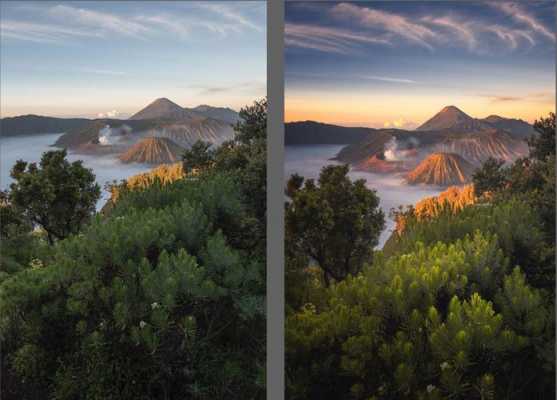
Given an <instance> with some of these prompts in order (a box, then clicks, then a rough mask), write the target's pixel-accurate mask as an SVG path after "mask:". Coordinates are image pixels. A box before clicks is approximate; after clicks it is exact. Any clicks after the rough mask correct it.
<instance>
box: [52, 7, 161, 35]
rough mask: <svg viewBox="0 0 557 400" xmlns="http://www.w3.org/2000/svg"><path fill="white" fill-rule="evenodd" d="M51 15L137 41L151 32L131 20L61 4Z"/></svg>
mask: <svg viewBox="0 0 557 400" xmlns="http://www.w3.org/2000/svg"><path fill="white" fill-rule="evenodd" d="M49 13H50V14H51V15H52V16H53V17H56V18H60V19H63V20H65V21H72V23H74V24H79V25H82V26H84V27H88V28H92V29H96V30H100V31H103V32H109V33H118V34H122V35H127V36H131V37H134V38H136V39H145V36H144V35H145V34H146V33H148V32H149V31H150V30H151V29H150V28H148V27H146V26H145V25H144V24H140V23H138V22H136V21H133V20H132V19H130V18H124V17H120V16H118V15H116V14H110V13H105V12H100V11H93V10H88V9H85V8H76V7H72V6H66V5H61V4H60V5H57V6H54V7H52V8H51V9H50V10H49Z"/></svg>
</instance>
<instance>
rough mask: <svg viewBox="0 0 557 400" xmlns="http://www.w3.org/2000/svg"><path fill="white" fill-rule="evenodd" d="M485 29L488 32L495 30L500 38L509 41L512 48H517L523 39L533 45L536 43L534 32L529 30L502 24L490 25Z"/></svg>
mask: <svg viewBox="0 0 557 400" xmlns="http://www.w3.org/2000/svg"><path fill="white" fill-rule="evenodd" d="M483 29H484V31H486V32H493V33H494V34H495V35H496V36H497V37H498V38H499V39H501V40H503V41H505V42H507V43H508V45H509V46H510V48H511V49H516V48H517V47H518V44H519V42H520V41H521V40H523V41H524V40H525V41H527V42H528V43H530V45H532V46H534V45H535V44H536V41H535V40H534V38H533V36H532V34H530V33H529V32H527V31H522V30H517V29H509V28H507V27H504V26H501V25H489V26H485V27H484V28H483Z"/></svg>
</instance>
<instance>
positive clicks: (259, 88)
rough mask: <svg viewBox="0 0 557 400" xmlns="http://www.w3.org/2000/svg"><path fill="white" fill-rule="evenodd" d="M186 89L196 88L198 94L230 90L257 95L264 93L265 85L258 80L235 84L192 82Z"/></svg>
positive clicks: (228, 91) (219, 92)
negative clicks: (219, 84) (211, 84)
mask: <svg viewBox="0 0 557 400" xmlns="http://www.w3.org/2000/svg"><path fill="white" fill-rule="evenodd" d="M187 88H188V89H197V90H199V94H200V95H213V94H221V93H230V92H236V93H237V92H243V93H254V94H256V95H258V96H260V95H264V93H265V91H266V90H267V86H266V84H265V83H264V82H259V81H249V82H241V83H238V84H235V85H228V86H227V85H222V86H218V85H213V86H210V85H204V84H197V85H196V84H194V85H188V86H187Z"/></svg>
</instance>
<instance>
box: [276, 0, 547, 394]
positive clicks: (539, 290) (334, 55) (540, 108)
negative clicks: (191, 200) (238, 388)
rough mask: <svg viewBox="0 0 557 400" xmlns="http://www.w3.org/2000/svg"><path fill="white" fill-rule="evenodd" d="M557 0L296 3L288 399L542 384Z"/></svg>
mask: <svg viewBox="0 0 557 400" xmlns="http://www.w3.org/2000/svg"><path fill="white" fill-rule="evenodd" d="M554 88H555V3H554V2H552V1H528V2H508V1H500V2H468V1H446V2H432V1H431V2H427V1H389V2H384V1H377V2H373V1H370V2H351V1H348V2H325V1H323V2H313V1H311V2H310V1H291V2H287V4H286V13H285V119H286V121H285V143H286V147H285V154H286V156H285V164H284V172H285V182H284V183H285V193H286V210H285V240H286V242H285V248H286V255H285V256H286V261H285V268H286V333H285V335H286V374H285V375H286V392H287V398H289V399H463V400H464V399H517V400H518V399H526V398H532V399H553V398H554V397H555V351H554V349H555V347H554V343H555V326H554V321H555V318H554V307H555V302H554V299H555V258H554V255H555V114H554V110H555V89H554Z"/></svg>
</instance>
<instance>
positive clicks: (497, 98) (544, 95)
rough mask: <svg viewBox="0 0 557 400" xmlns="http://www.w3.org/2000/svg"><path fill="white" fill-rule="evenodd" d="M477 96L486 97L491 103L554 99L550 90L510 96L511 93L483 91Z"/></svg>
mask: <svg viewBox="0 0 557 400" xmlns="http://www.w3.org/2000/svg"><path fill="white" fill-rule="evenodd" d="M478 96H479V97H485V98H487V99H488V100H489V101H490V102H491V103H510V102H516V101H541V102H545V101H553V100H554V99H555V97H554V94H553V93H550V92H537V93H528V94H525V95H521V96H511V95H499V94H493V93H487V94H485V93H483V94H479V95H478Z"/></svg>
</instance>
